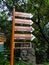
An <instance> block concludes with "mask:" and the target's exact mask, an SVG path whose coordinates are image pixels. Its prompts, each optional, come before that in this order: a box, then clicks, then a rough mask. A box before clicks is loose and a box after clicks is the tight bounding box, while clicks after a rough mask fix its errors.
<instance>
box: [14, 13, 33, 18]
mask: <svg viewBox="0 0 49 65" xmlns="http://www.w3.org/2000/svg"><path fill="white" fill-rule="evenodd" d="M15 16H17V17H24V18H32V17H33V15H32V14H31V13H23V12H15Z"/></svg>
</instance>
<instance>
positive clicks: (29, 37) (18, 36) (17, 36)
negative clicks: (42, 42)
mask: <svg viewBox="0 0 49 65" xmlns="http://www.w3.org/2000/svg"><path fill="white" fill-rule="evenodd" d="M14 38H15V39H16V40H31V41H32V40H33V39H34V38H35V36H34V35H32V34H15V35H14Z"/></svg>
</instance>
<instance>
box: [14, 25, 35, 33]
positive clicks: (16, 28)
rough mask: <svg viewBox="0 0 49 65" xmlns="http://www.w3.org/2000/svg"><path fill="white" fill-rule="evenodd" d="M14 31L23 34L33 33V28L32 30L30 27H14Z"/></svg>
mask: <svg viewBox="0 0 49 65" xmlns="http://www.w3.org/2000/svg"><path fill="white" fill-rule="evenodd" d="M14 30H15V31H25V32H33V31H34V28H32V27H31V26H30V27H28V26H26V27H25V26H15V28H14Z"/></svg>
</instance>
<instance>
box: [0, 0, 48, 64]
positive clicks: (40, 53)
mask: <svg viewBox="0 0 49 65" xmlns="http://www.w3.org/2000/svg"><path fill="white" fill-rule="evenodd" d="M13 5H14V6H15V8H16V10H17V11H21V12H28V13H32V14H33V15H34V16H33V18H32V21H34V24H33V25H32V26H33V27H34V28H35V31H34V32H33V34H34V35H35V36H36V38H35V39H34V41H33V42H34V44H35V53H36V62H37V63H43V62H49V0H27V1H26V0H22V1H21V0H0V8H1V10H0V31H1V32H3V33H5V35H6V37H7V42H6V43H8V44H9V43H10V37H11V26H12V25H11V24H12V21H9V20H8V18H9V17H11V16H12V10H13ZM8 44H6V47H8ZM9 45H10V44H9ZM8 49H9V48H8ZM45 65H46V64H45Z"/></svg>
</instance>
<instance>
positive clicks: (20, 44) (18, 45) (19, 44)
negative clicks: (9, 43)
mask: <svg viewBox="0 0 49 65" xmlns="http://www.w3.org/2000/svg"><path fill="white" fill-rule="evenodd" d="M15 47H16V49H24V48H32V43H31V42H16V43H15Z"/></svg>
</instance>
